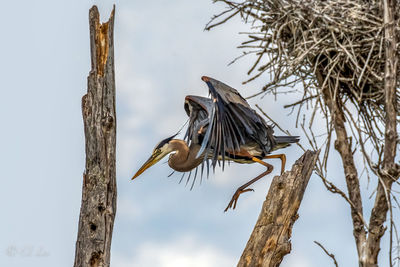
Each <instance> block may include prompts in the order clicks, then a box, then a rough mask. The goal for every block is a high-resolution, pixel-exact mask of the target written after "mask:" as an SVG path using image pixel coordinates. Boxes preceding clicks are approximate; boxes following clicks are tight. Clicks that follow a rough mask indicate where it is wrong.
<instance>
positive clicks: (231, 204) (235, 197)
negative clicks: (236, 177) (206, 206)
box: [224, 187, 254, 212]
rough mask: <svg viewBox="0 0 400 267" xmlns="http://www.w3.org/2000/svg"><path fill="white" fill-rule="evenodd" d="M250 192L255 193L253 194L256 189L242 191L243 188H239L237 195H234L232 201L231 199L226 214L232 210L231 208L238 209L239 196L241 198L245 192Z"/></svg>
mask: <svg viewBox="0 0 400 267" xmlns="http://www.w3.org/2000/svg"><path fill="white" fill-rule="evenodd" d="M249 191H253V192H254V189H251V188H247V189H242V188H240V187H239V188H238V189H237V190H236V192H235V194H233V196H232V199H231V201H229V204H228V206H227V207H226V208H225V210H224V212H227V211H228V209H230V208H231V209H233V210H234V209H235V208H236V204H237V201H238V199H239V196H240V195H241V194H242V193H244V192H249Z"/></svg>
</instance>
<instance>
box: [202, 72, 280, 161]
mask: <svg viewBox="0 0 400 267" xmlns="http://www.w3.org/2000/svg"><path fill="white" fill-rule="evenodd" d="M202 80H203V81H205V82H206V83H207V85H208V88H209V91H210V94H211V101H212V109H211V110H209V109H208V127H207V130H206V132H205V135H204V138H203V142H202V146H201V149H200V151H199V155H200V154H202V153H203V152H204V151H205V152H206V154H209V153H210V152H211V151H212V154H213V157H212V165H213V167H214V168H215V166H216V163H217V161H218V156H222V160H223V161H224V157H225V155H226V152H227V153H229V154H230V155H232V154H233V155H234V152H238V151H240V146H242V145H244V144H246V143H249V142H256V143H257V144H258V145H259V146H260V148H261V149H262V150H263V154H265V155H266V154H268V153H269V152H270V151H271V150H272V148H273V146H274V145H275V141H274V138H273V130H272V128H271V127H270V126H269V125H267V123H266V122H265V121H264V119H263V118H261V117H260V116H259V115H258V114H257V113H256V112H255V110H253V109H252V108H251V107H250V106H249V104H248V103H247V101H246V100H245V99H244V98H243V97H242V96H241V95H240V94H239V93H238V91H236V90H235V89H233V88H232V87H230V86H228V85H226V84H224V83H222V82H220V81H217V80H215V79H212V78H209V77H205V76H203V77H202Z"/></svg>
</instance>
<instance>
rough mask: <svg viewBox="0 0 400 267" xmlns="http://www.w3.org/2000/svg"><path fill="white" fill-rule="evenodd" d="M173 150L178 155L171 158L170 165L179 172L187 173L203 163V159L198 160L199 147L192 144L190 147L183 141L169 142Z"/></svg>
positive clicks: (174, 140) (172, 155)
mask: <svg viewBox="0 0 400 267" xmlns="http://www.w3.org/2000/svg"><path fill="white" fill-rule="evenodd" d="M169 144H170V146H171V149H172V150H173V151H176V153H174V154H171V155H170V156H169V160H168V165H169V166H170V167H171V168H172V169H174V170H176V171H178V172H187V171H190V170H193V169H194V168H196V167H197V166H199V165H200V163H201V162H202V161H203V157H199V158H196V156H197V152H198V151H199V150H200V146H199V145H195V144H192V145H190V147H188V145H187V144H186V142H185V141H183V140H178V139H173V140H171V141H170V142H169Z"/></svg>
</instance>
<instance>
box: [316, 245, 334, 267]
mask: <svg viewBox="0 0 400 267" xmlns="http://www.w3.org/2000/svg"><path fill="white" fill-rule="evenodd" d="M314 243H315V244H317V245H318V246H319V247H320V248H322V250H323V251H324V252H325V253H326V255H328V256H329V257H331V258H332V260H333V263H334V264H335V266H336V267H339V265H338V263H337V261H336V258H335V255H333V254H332V253H329V252H328V250H326V249H325V248H324V246H323V245H321V243H319V242H317V241H314Z"/></svg>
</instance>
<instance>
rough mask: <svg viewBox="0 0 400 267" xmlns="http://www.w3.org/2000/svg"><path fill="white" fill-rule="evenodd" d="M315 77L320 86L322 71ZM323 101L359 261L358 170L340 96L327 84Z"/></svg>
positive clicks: (360, 210) (363, 232)
mask: <svg viewBox="0 0 400 267" xmlns="http://www.w3.org/2000/svg"><path fill="white" fill-rule="evenodd" d="M316 78H317V81H318V83H319V85H320V86H321V87H322V85H323V84H324V77H323V76H322V71H321V70H319V69H318V70H317V71H316ZM321 90H322V94H323V98H324V101H325V103H326V105H327V106H328V109H329V112H330V113H331V117H332V121H333V126H334V129H335V132H336V140H335V149H336V150H337V151H338V152H339V154H340V157H341V159H342V164H343V168H344V174H345V179H346V185H347V191H348V194H349V199H350V201H351V203H352V205H350V208H351V218H352V221H353V236H354V239H355V241H356V247H357V253H358V257H359V261H360V262H361V256H362V254H363V251H364V248H365V242H366V239H367V232H366V230H365V225H364V222H363V218H362V216H363V206H362V199H361V189H360V182H359V180H358V172H357V168H356V165H355V163H354V158H353V152H352V148H351V144H350V142H349V138H348V135H347V130H346V127H345V117H344V112H343V108H342V103H341V100H340V98H338V97H336V99H335V98H334V95H335V92H332V90H330V89H329V88H328V87H327V86H326V87H325V88H321Z"/></svg>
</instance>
